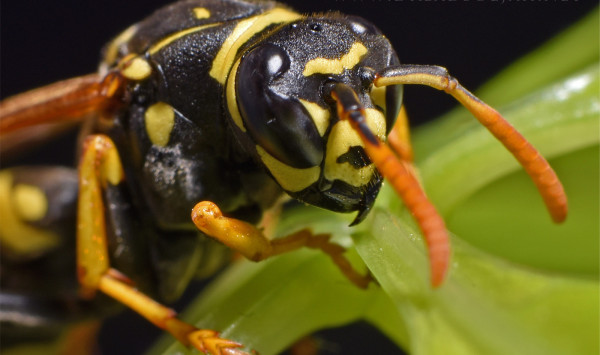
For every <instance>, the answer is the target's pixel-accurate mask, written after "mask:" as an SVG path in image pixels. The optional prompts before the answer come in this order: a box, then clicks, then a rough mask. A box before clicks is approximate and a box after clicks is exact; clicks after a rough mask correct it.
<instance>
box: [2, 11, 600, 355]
mask: <svg viewBox="0 0 600 355" xmlns="http://www.w3.org/2000/svg"><path fill="white" fill-rule="evenodd" d="M166 3H168V2H167V1H155V0H103V1H99V0H98V1H82V0H67V1H65V0H63V1H47V2H46V1H44V2H41V1H30V0H12V1H11V0H8V1H3V2H2V5H1V33H0V41H1V42H0V51H1V53H0V54H1V56H0V95H1V97H6V96H9V95H12V94H16V93H18V92H21V91H24V90H27V89H30V88H34V87H36V86H40V85H43V84H48V83H52V82H54V81H57V80H60V79H65V78H70V77H74V76H78V75H83V74H87V73H91V72H93V71H95V69H96V67H97V63H98V62H99V53H100V48H101V47H102V46H103V45H104V44H105V43H106V42H107V41H108V40H110V39H111V38H112V37H114V36H115V35H117V34H118V33H119V32H120V31H122V30H123V29H125V28H126V27H128V26H129V25H131V24H132V23H134V22H136V21H138V20H140V19H142V18H143V17H145V16H147V15H149V14H150V13H151V12H152V11H153V10H154V9H156V8H158V7H160V6H161V5H163V4H166ZM287 3H288V4H290V5H291V6H292V7H294V8H295V9H297V10H299V11H301V12H318V11H326V10H338V11H340V12H344V13H349V14H355V15H360V16H363V17H365V18H367V19H369V20H371V21H372V22H373V23H375V24H376V25H377V26H378V27H380V29H381V30H382V31H383V32H384V33H385V34H386V35H387V36H388V38H389V39H390V41H391V42H392V43H393V45H394V46H395V48H396V51H397V52H398V55H399V57H400V60H401V61H402V62H404V63H414V64H436V65H442V66H445V67H447V68H448V70H449V71H450V73H451V74H452V75H454V76H455V77H457V78H458V79H459V80H460V81H461V83H462V84H463V85H464V86H465V87H467V88H468V89H470V90H476V89H477V87H478V86H479V85H481V84H482V83H484V82H485V81H486V80H487V79H489V78H490V77H491V76H493V75H494V74H495V73H497V72H498V71H499V70H501V69H502V68H504V67H505V66H507V65H508V64H509V63H511V62H512V61H514V60H515V59H517V58H519V57H521V56H522V55H524V54H526V53H528V52H529V51H530V50H532V49H534V48H535V47H537V46H538V45H539V44H541V43H543V42H544V41H546V40H547V39H549V38H551V37H552V36H553V35H554V34H556V33H558V32H560V31H561V30H562V29H564V28H566V27H568V26H569V24H571V23H573V22H575V21H576V20H577V19H579V18H581V17H582V16H583V15H585V14H586V13H588V12H590V11H592V10H593V8H594V6H596V4H597V2H596V1H583V0H580V1H577V0H570V1H569V0H567V1H561V0H554V1H553V0H548V1H543V0H523V1H509V0H504V1H501V0H500V1H492V0H484V1H475V0H471V1H467V0H455V1H426V0H422V1H410V0H403V1H368V0H364V1H350V0H346V1H342V0H318V1H316V0H305V1H302V0H294V1H287ZM595 11H597V10H595ZM405 93H406V94H405V102H406V104H407V107H408V109H409V112H410V114H411V120H412V122H413V124H419V123H422V122H425V121H428V120H430V119H432V118H434V117H436V116H438V115H440V114H441V113H443V112H445V111H447V110H448V109H450V108H451V107H453V105H454V102H453V100H452V99H451V98H449V97H446V95H444V94H441V93H438V92H436V91H435V90H432V89H429V88H419V87H410V88H407V89H406V90H405ZM73 151H74V143H73V141H72V140H71V141H67V142H66V143H63V144H52V145H50V146H48V147H45V148H43V149H42V150H38V151H35V152H33V154H32V155H31V156H32V157H30V158H28V159H27V161H28V162H36V161H38V162H39V161H41V162H43V163H50V162H51V163H63V164H69V163H70V162H71V161H72V160H73V154H72V152H73ZM3 165H4V166H6V165H5V164H3ZM191 293H193V292H190V294H191ZM126 322H130V321H129V320H125V318H119V319H118V320H116V321H113V322H112V323H111V324H112V325H111V328H112V329H115V328H116V326H118V325H121V326H124V327H126V329H135V330H134V336H133V337H131V335H132V333H131V332H130V331H127V332H124V331H119V330H117V331H113V332H109V331H104V332H103V335H102V337H101V341H102V342H103V343H104V344H108V345H106V347H104V348H103V349H104V353H105V354H117V353H139V352H141V351H142V349H144V348H145V346H147V344H148V342H149V340H148V339H146V338H145V337H142V334H148V336H149V337H151V338H152V337H155V336H156V332H155V331H154V329H153V328H152V326H150V325H148V324H146V323H145V322H143V321H139V319H138V318H137V317H134V319H133V321H132V322H134V323H126ZM121 329H122V328H121ZM360 329H361V330H362V329H363V328H360ZM327 336H328V337H330V338H331V339H334V340H332V341H336V340H335V338H336V336H337V337H339V338H354V339H357V338H358V339H365V338H363V335H362V334H361V335H360V336H359V337H356V336H353V337H349V336H348V333H347V332H343V333H341V335H340V334H338V335H331V334H328V335H327ZM358 343H359V344H360V343H361V341H358ZM362 343H364V342H362ZM129 346H132V347H129ZM357 346H358V345H357V344H353V345H351V346H347V347H345V348H341V350H340V349H338V350H339V353H344V354H348V353H358V352H359V351H360V350H359V348H358V347H357ZM371 350H372V349H371ZM362 351H365V348H362ZM382 352H387V351H384V350H382Z"/></svg>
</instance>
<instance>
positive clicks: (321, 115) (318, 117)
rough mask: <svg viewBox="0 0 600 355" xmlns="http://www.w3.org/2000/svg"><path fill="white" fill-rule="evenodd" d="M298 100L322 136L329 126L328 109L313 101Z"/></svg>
mask: <svg viewBox="0 0 600 355" xmlns="http://www.w3.org/2000/svg"><path fill="white" fill-rule="evenodd" d="M299 100H300V103H301V104H302V105H303V106H304V108H305V109H306V111H308V114H309V115H310V117H311V118H312V120H313V122H314V123H315V125H316V126H317V130H318V131H319V134H320V135H321V137H323V136H324V135H325V132H326V131H327V127H328V126H329V110H327V109H324V108H322V107H321V106H319V105H318V104H316V103H314V102H310V101H306V100H302V99H299Z"/></svg>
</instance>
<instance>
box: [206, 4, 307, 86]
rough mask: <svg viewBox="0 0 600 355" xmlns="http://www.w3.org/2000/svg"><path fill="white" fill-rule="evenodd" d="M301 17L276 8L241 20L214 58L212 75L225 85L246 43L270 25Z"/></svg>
mask: <svg viewBox="0 0 600 355" xmlns="http://www.w3.org/2000/svg"><path fill="white" fill-rule="evenodd" d="M300 18H302V16H301V15H299V14H297V13H295V12H292V11H289V10H286V9H281V8H275V9H272V10H269V11H266V12H265V13H263V14H260V15H257V16H252V17H250V18H247V19H245V20H242V21H240V22H239V23H238V24H237V26H235V28H234V29H233V31H232V32H231V34H230V35H229V37H227V39H226V40H225V42H223V45H221V48H220V49H219V52H218V53H217V55H216V57H215V59H214V60H213V63H212V68H211V70H210V76H211V77H213V78H215V79H216V80H217V81H218V82H219V83H221V85H224V84H225V80H226V79H227V75H228V74H229V71H230V69H231V67H232V66H233V62H234V60H235V57H236V55H237V52H238V50H239V49H240V47H241V46H242V45H243V44H244V43H246V42H247V41H248V40H249V39H250V38H251V37H252V36H254V35H255V34H257V33H259V32H260V31H262V30H264V29H265V28H267V27H268V26H270V25H273V24H278V23H285V22H291V21H294V20H297V19H300Z"/></svg>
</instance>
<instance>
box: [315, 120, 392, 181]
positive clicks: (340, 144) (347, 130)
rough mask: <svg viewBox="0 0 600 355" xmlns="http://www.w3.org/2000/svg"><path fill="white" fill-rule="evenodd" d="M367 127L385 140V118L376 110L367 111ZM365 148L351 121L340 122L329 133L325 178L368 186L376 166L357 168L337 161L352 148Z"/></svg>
mask: <svg viewBox="0 0 600 355" xmlns="http://www.w3.org/2000/svg"><path fill="white" fill-rule="evenodd" d="M365 115H366V119H367V125H368V126H369V128H370V129H371V131H372V132H373V133H374V134H375V135H376V136H378V137H379V138H380V139H382V140H383V139H385V131H386V130H385V117H384V116H383V114H382V113H381V112H380V111H379V110H376V109H373V108H367V109H365ZM355 146H360V147H364V144H363V143H362V140H361V139H360V136H359V135H358V133H357V132H356V130H354V128H352V126H351V125H350V121H348V120H341V121H338V122H337V123H336V124H335V125H334V126H333V127H332V128H331V132H330V133H329V139H328V140H327V151H326V152H325V168H324V171H323V173H324V176H325V178H326V179H327V180H330V181H333V180H341V181H344V182H346V183H348V184H350V185H352V186H357V187H358V186H363V185H365V184H367V183H368V182H369V181H370V180H371V178H372V176H373V172H374V171H375V166H373V164H369V165H368V166H364V167H362V168H359V169H357V168H355V167H353V166H352V165H351V164H350V163H349V162H343V163H338V162H337V159H338V158H339V157H340V156H341V155H343V154H345V153H347V152H348V150H349V149H350V147H355Z"/></svg>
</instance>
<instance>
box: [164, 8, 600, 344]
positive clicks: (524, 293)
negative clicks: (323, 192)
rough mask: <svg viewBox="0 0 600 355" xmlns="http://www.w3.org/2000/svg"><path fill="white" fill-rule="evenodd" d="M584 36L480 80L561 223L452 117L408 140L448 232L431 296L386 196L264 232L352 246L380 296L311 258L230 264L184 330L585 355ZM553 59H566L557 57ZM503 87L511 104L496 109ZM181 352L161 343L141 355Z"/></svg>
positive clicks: (593, 264)
mask: <svg viewBox="0 0 600 355" xmlns="http://www.w3.org/2000/svg"><path fill="white" fill-rule="evenodd" d="M597 29H598V13H597V11H596V12H595V13H594V14H592V15H591V16H590V17H589V18H588V19H586V20H584V21H582V23H581V24H579V25H577V26H576V27H575V29H573V30H570V32H567V34H564V35H562V36H561V37H559V38H558V39H557V40H556V42H553V43H550V44H548V45H546V46H545V47H544V48H542V49H541V51H540V52H536V53H537V54H535V53H534V54H532V55H530V56H528V57H527V58H526V59H524V60H523V61H521V62H519V63H517V64H516V65H515V66H514V67H511V68H512V69H511V68H509V69H507V70H506V71H505V72H503V73H502V74H501V77H499V78H498V79H494V80H493V81H492V83H495V84H493V85H492V84H490V85H491V86H489V87H490V88H492V87H493V86H494V85H499V86H501V89H498V90H497V92H496V93H494V92H493V91H494V89H485V90H484V96H486V100H489V101H491V102H492V104H494V102H496V103H495V105H497V106H498V105H499V106H500V107H497V108H498V109H499V111H500V112H501V113H502V114H503V115H505V117H506V118H507V119H508V120H509V121H511V122H512V123H513V124H514V125H515V126H516V127H517V129H519V130H520V131H521V132H522V133H523V134H524V136H525V137H527V138H528V139H529V140H531V141H532V142H533V143H534V145H535V146H536V147H537V148H538V149H540V151H541V152H542V153H543V154H544V155H545V156H547V157H549V158H550V162H551V164H552V165H553V166H554V167H555V168H556V170H557V172H558V175H559V177H560V178H561V180H562V181H563V182H564V184H565V188H566V191H567V193H568V196H569V201H570V208H571V209H570V215H569V217H568V221H567V223H565V224H564V225H562V226H555V225H553V224H552V223H551V222H550V218H549V217H548V216H547V212H546V210H545V207H544V206H543V204H542V202H541V198H539V197H538V196H537V192H536V190H535V187H534V185H533V184H532V183H531V182H530V181H529V179H528V177H527V176H526V175H525V174H523V173H522V172H521V171H520V168H519V167H518V166H517V164H516V163H515V162H514V159H513V158H512V157H511V156H510V155H509V154H508V153H507V152H506V151H504V149H503V148H502V146H501V145H500V144H499V143H498V142H496V141H495V140H494V139H493V137H492V136H491V135H490V134H488V133H487V132H486V131H485V130H484V129H483V128H481V127H479V125H478V124H477V123H476V122H475V120H474V119H473V118H471V117H470V116H469V115H468V114H466V113H465V112H464V111H463V110H458V111H456V112H453V113H451V114H450V115H448V116H447V117H445V118H442V119H440V121H438V122H435V123H432V124H430V125H427V126H426V127H422V128H420V129H419V130H418V131H417V132H416V134H415V135H414V144H415V150H416V153H417V157H418V161H417V165H418V167H419V169H420V174H421V178H422V180H423V183H424V185H425V189H426V191H427V193H428V194H429V196H430V198H431V199H432V201H433V202H434V203H435V204H436V206H437V207H438V208H439V210H440V211H441V213H442V214H443V215H444V216H445V218H446V220H447V222H448V227H449V230H450V231H451V232H453V237H452V251H453V252H452V260H451V268H450V273H449V278H448V280H447V281H446V282H445V283H444V284H443V285H442V287H440V288H439V289H436V290H433V289H431V286H430V281H429V268H428V262H427V252H426V250H425V247H424V243H423V240H422V236H421V235H420V232H419V230H418V229H417V228H416V226H415V223H414V221H413V220H412V218H411V216H410V215H409V214H408V213H407V212H406V211H405V210H404V208H403V206H402V203H401V202H400V201H399V200H398V198H397V197H396V196H395V195H394V193H393V192H392V191H391V189H390V188H389V187H388V186H384V189H383V190H382V192H381V193H380V196H379V198H378V201H377V204H376V206H375V207H374V210H373V211H372V213H371V215H370V216H369V218H368V219H367V220H366V221H365V222H363V223H362V224H361V225H359V226H358V227H356V228H354V229H351V228H348V227H347V225H348V223H349V221H350V220H349V219H347V218H346V217H344V216H341V215H338V214H334V213H331V212H326V211H321V210H316V209H314V208H308V207H298V208H296V209H293V210H289V211H287V212H286V213H285V214H284V216H283V217H282V221H281V223H280V225H279V226H278V229H279V231H278V235H286V234H289V233H290V232H293V231H294V230H297V229H299V228H304V227H307V226H308V227H311V228H312V229H313V230H314V231H315V232H328V233H332V234H334V236H335V238H336V240H339V241H340V243H342V244H344V245H348V246H350V245H351V244H352V241H351V240H350V238H352V240H353V241H354V243H355V246H356V248H355V249H350V250H349V252H348V254H349V257H350V259H351V260H352V261H353V263H354V264H355V265H356V266H357V267H359V268H360V267H364V265H363V263H364V264H366V266H367V267H368V268H369V269H370V270H371V272H372V273H373V275H374V276H375V277H376V279H377V280H378V283H379V285H371V286H370V288H369V289H368V290H366V291H364V290H359V289H357V288H356V287H354V286H352V285H351V284H350V283H349V282H348V281H347V280H345V279H344V278H343V277H342V276H341V274H340V272H339V271H338V270H337V269H336V268H335V267H334V266H333V264H332V263H331V262H330V261H329V260H328V258H327V257H325V256H324V255H322V253H319V252H316V251H311V250H303V251H299V252H294V253H289V254H286V255H282V256H280V257H276V258H273V259H272V260H268V261H266V262H261V263H258V264H254V263H250V262H247V261H242V262H238V263H236V264H235V265H233V266H232V267H231V268H230V269H229V270H227V271H226V272H225V273H224V274H223V275H221V276H220V277H219V278H218V279H217V280H216V281H215V282H214V283H213V284H212V285H211V286H210V287H209V288H208V289H207V290H206V291H205V292H203V294H202V295H200V296H199V297H198V299H197V300H196V302H194V303H193V304H192V305H191V306H190V307H189V310H188V312H187V313H186V314H185V318H186V319H188V320H190V321H191V322H192V323H194V324H197V325H198V326H199V327H209V328H214V329H218V330H220V331H222V335H223V336H224V337H229V338H231V339H234V340H236V341H240V342H242V343H243V344H244V345H245V346H247V349H256V350H258V351H259V352H260V353H261V354H267V355H268V354H276V353H279V352H281V351H282V350H284V349H285V348H286V347H288V346H289V345H290V344H292V343H293V342H294V341H295V340H297V339H299V338H301V337H302V336H304V335H306V334H309V333H311V332H313V331H315V330H318V329H322V328H326V327H337V326H341V325H344V324H347V323H349V322H352V321H355V320H361V319H362V320H367V321H369V322H371V323H372V324H374V325H375V326H376V327H378V328H379V329H380V330H381V331H382V332H384V333H385V334H387V335H388V336H389V337H390V339H392V340H393V341H394V342H396V343H397V344H398V345H399V346H401V347H403V348H404V349H407V350H408V351H409V352H410V353H411V354H515V353H522V354H593V353H598V352H599V350H600V349H599V348H598V347H599V334H600V331H599V325H598V320H599V318H600V310H599V304H598V299H599V296H600V295H599V282H598V275H599V271H598V250H599V246H598V236H599V234H600V231H599V230H598V226H599V225H600V221H599V211H598V208H599V207H598V206H599V205H600V202H599V200H598V196H599V192H598V182H599V177H598V171H599V167H598V161H599V156H598V147H599V141H600V139H599V132H600V127H599V122H600V92H599V87H600V78H599V77H600V75H599V70H598V68H599V66H600V61H599V58H598V49H597V48H598V31H597ZM561 48H562V51H561V50H560V49H561ZM565 48H566V49H567V50H565ZM573 48H577V49H583V50H580V51H576V50H574V49H573ZM586 48H591V50H586ZM594 48H595V49H594ZM564 52H567V53H568V56H570V57H573V58H575V59H572V60H571V59H569V60H565V59H564V57H560V58H559V57H558V55H559V54H560V53H564ZM548 56H553V57H552V58H548ZM561 58H562V59H561ZM577 58H579V59H577ZM590 58H591V59H590ZM548 63H551V64H552V65H550V66H547V64H548ZM538 66H539V67H540V68H543V69H540V70H537V69H536V68H537V67H538ZM530 75H531V76H530ZM540 77H544V78H545V79H543V80H539V78H540ZM535 78H538V79H535ZM521 83H525V84H524V85H522V84H521ZM511 88H514V90H515V93H516V94H511V95H508V96H505V97H502V95H501V94H502V93H503V92H506V91H507V90H509V89H511ZM509 91H510V90H509ZM488 95H489V96H488ZM492 96H498V99H497V101H496V99H494V98H493V97H492ZM187 351H188V350H187V349H185V348H183V347H181V346H180V345H179V344H177V343H176V342H173V340H172V338H165V339H163V340H162V341H161V343H160V344H158V345H157V346H156V347H155V349H154V352H153V353H155V354H179V353H186V352H187ZM375 352H376V351H375ZM192 353H193V351H192Z"/></svg>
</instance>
